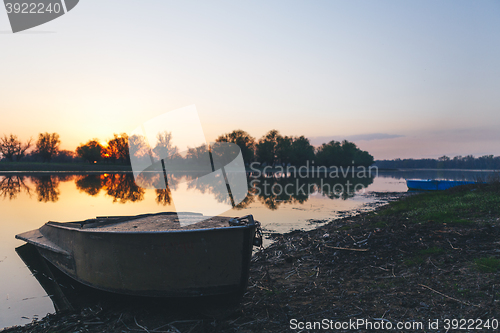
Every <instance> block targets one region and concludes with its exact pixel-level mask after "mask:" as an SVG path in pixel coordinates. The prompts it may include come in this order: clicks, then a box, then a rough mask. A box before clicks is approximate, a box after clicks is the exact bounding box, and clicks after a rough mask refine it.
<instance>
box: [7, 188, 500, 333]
mask: <svg viewBox="0 0 500 333" xmlns="http://www.w3.org/2000/svg"><path fill="white" fill-rule="evenodd" d="M499 200H500V189H499V186H483V187H480V188H477V187H464V188H462V189H454V190H452V191H446V192H441V193H425V194H421V195H416V196H409V197H405V198H402V199H400V200H398V201H396V202H393V203H391V204H390V205H388V206H384V207H381V208H378V209H377V210H376V211H375V212H371V213H362V214H360V215H357V216H354V217H346V218H343V219H341V220H337V221H334V222H332V223H330V224H327V225H324V226H321V227H319V228H318V229H315V230H312V231H309V232H302V231H296V232H291V233H288V234H285V235H274V237H275V242H274V243H273V244H272V245H271V246H269V247H268V248H266V249H263V250H261V251H259V252H258V253H256V254H255V255H254V257H253V259H252V265H251V271H250V279H249V284H248V289H247V292H246V294H245V295H244V296H243V299H242V300H241V302H240V303H239V304H237V305H232V304H218V305H213V303H212V302H211V301H210V302H208V303H204V302H205V301H204V300H200V301H194V302H190V303H184V302H182V303H180V302H174V303H172V302H165V301H164V300H155V301H154V302H151V301H149V300H146V301H145V300H126V301H118V302H116V301H115V302H111V301H109V300H107V299H106V298H104V299H101V300H100V301H99V302H97V303H96V304H93V305H91V306H88V307H85V308H84V309H83V310H77V311H72V312H66V313H61V314H55V315H49V316H47V317H45V318H43V319H41V320H39V321H35V322H33V323H31V324H29V325H26V326H24V327H15V328H11V329H7V330H6V332H286V331H290V332H298V331H301V328H302V327H303V329H302V331H303V332H306V331H314V329H312V328H313V325H314V323H315V322H320V323H321V324H323V325H333V326H330V327H329V328H331V329H330V331H335V332H337V331H338V332H341V331H353V332H354V331H365V330H366V327H362V326H361V327H356V328H354V327H353V326H350V327H349V326H344V328H342V327H341V326H337V329H336V328H335V327H336V326H335V323H340V324H342V323H347V322H349V321H350V320H351V322H352V321H354V320H358V319H363V320H365V321H366V322H370V323H371V325H382V324H383V325H389V324H390V325H392V326H393V328H395V327H396V325H398V324H400V323H403V324H406V325H413V326H412V328H411V329H407V330H406V331H409V332H410V331H411V332H415V331H421V332H423V331H424V330H425V331H433V332H438V331H440V332H445V331H447V329H446V328H447V327H446V325H448V326H450V325H453V324H454V323H456V324H457V325H459V324H461V322H459V321H457V322H452V321H451V320H453V319H458V320H460V319H471V320H474V322H473V324H474V327H481V328H482V330H483V331H484V330H486V331H488V329H490V330H491V331H493V328H494V326H493V325H495V320H496V323H497V325H498V320H499V319H500V304H499V299H500V276H499V274H498V271H499V269H500V243H499V240H500V237H499V236H500V211H499V209H500V204H499ZM325 320H326V321H325ZM408 323H409V324H408ZM419 323H421V325H423V326H422V329H420V326H419ZM431 323H432V324H434V323H437V326H432V327H429V325H431ZM470 324H471V322H466V323H465V325H466V326H465V330H461V331H467V325H470ZM301 325H303V326H301ZM307 325H309V326H307ZM337 325H339V324H337ZM485 325H489V327H487V326H485ZM386 327H387V326H386ZM408 327H409V326H408ZM308 328H311V329H308ZM316 328H318V326H316ZM449 328H450V330H452V329H453V327H452V326H450V327H449ZM457 328H458V327H457ZM398 331H405V330H404V329H398Z"/></svg>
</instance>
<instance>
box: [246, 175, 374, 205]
mask: <svg viewBox="0 0 500 333" xmlns="http://www.w3.org/2000/svg"><path fill="white" fill-rule="evenodd" d="M371 183H373V177H367V178H296V177H286V176H284V175H282V176H278V177H276V175H272V176H269V175H268V176H264V177H259V178H252V179H251V180H250V182H249V184H250V188H249V196H253V197H257V198H258V200H259V201H260V202H261V203H262V204H263V205H265V206H266V207H267V208H269V209H271V210H276V209H278V207H279V206H280V205H282V204H294V203H299V204H303V203H305V202H306V201H307V200H308V199H309V196H310V195H311V194H321V195H323V196H326V197H328V198H330V199H342V200H346V199H348V198H352V197H354V196H355V195H357V194H358V193H359V192H360V191H362V190H363V189H364V188H366V187H367V186H368V185H370V184H371ZM236 208H240V207H236Z"/></svg>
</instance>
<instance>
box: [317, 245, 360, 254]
mask: <svg viewBox="0 0 500 333" xmlns="http://www.w3.org/2000/svg"><path fill="white" fill-rule="evenodd" d="M325 246H326V247H329V248H331V249H335V250H349V251H360V252H365V251H368V249H351V248H348V247H337V246H328V245H325Z"/></svg>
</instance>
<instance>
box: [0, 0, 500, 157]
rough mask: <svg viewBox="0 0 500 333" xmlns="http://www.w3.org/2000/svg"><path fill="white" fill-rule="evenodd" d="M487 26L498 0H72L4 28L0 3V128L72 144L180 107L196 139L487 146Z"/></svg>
mask: <svg viewBox="0 0 500 333" xmlns="http://www.w3.org/2000/svg"><path fill="white" fill-rule="evenodd" d="M499 32H500V1H457V0H453V1H319V0H315V1H251V2H250V1H248V2H235V1H216V2H208V1H178V0H177V1H157V0H156V1H151V0H142V1H130V0H120V1H118V0H107V1H98V0H81V1H80V3H79V4H78V5H77V6H76V7H75V8H74V9H73V10H72V11H70V12H69V13H67V14H66V15H63V16H62V17H60V18H58V19H56V20H54V21H51V22H49V23H46V24H44V25H41V26H39V27H35V28H33V29H30V30H27V31H26V32H21V33H17V34H12V32H11V30H10V25H9V20H8V17H7V14H6V11H5V10H4V9H0V114H1V119H0V135H3V134H9V133H13V134H16V135H18V136H19V137H20V138H21V139H22V140H26V139H28V138H29V137H30V136H32V137H33V138H36V137H37V135H38V133H39V132H57V133H59V134H60V137H61V141H62V147H61V148H63V149H69V150H74V149H75V148H76V147H77V146H78V145H79V144H80V143H84V142H86V141H88V140H90V139H92V138H98V139H99V140H106V139H110V138H111V137H112V135H113V133H121V132H130V131H132V130H134V129H135V128H136V127H137V126H139V125H140V124H142V123H144V122H146V121H147V120H149V119H151V118H153V117H156V116H158V115H160V114H162V113H164V112H168V111H171V110H175V109H178V108H182V107H185V106H189V105H193V104H194V105H196V108H197V110H198V113H199V116H200V119H201V123H202V126H203V129H204V132H205V136H206V138H207V140H209V141H210V140H213V139H215V138H216V137H217V136H218V135H220V134H223V133H226V132H230V131H232V130H234V129H243V130H245V131H247V132H249V133H250V134H251V135H253V136H254V137H256V138H257V139H258V138H259V137H261V136H262V135H263V134H265V132H267V131H268V130H270V129H277V130H279V131H280V132H281V133H282V134H283V135H305V136H306V137H308V138H310V139H311V141H312V143H313V144H320V143H322V142H326V141H329V140H331V139H335V140H341V139H348V140H350V141H354V142H355V143H356V144H358V146H359V147H360V148H362V149H365V150H368V151H369V152H370V153H371V154H372V155H374V157H375V158H376V159H387V158H398V157H400V158H409V157H414V158H422V157H439V156H442V155H448V156H455V155H468V154H473V155H475V156H480V155H485V154H493V155H500V130H499V125H500V33H499ZM166 130H168V128H167V129H166ZM186 130H189V128H186Z"/></svg>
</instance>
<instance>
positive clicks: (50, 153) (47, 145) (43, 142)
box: [36, 132, 61, 162]
mask: <svg viewBox="0 0 500 333" xmlns="http://www.w3.org/2000/svg"><path fill="white" fill-rule="evenodd" d="M60 144H61V140H59V134H57V133H52V134H49V133H47V132H45V133H40V134H39V135H38V141H37V143H36V152H37V153H38V155H39V156H40V157H41V158H42V160H43V161H45V162H50V160H51V159H52V157H54V156H55V155H56V154H57V152H58V151H59V145H60Z"/></svg>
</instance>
